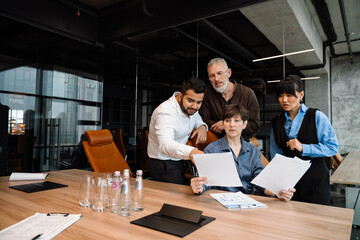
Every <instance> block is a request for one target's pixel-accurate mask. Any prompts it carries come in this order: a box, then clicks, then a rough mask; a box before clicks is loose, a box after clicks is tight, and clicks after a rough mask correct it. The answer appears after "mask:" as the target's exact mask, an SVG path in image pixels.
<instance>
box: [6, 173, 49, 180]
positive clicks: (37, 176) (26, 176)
mask: <svg viewBox="0 0 360 240" xmlns="http://www.w3.org/2000/svg"><path fill="white" fill-rule="evenodd" d="M48 174H49V173H19V172H13V173H12V174H11V175H10V178H9V181H16V180H21V181H26V180H44V179H45V178H46V177H47V175H48Z"/></svg>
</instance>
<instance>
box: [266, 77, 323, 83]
mask: <svg viewBox="0 0 360 240" xmlns="http://www.w3.org/2000/svg"><path fill="white" fill-rule="evenodd" d="M314 79H320V77H306V78H301V80H314ZM280 81H281V80H269V81H267V83H277V82H280Z"/></svg>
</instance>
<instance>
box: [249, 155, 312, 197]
mask: <svg viewBox="0 0 360 240" xmlns="http://www.w3.org/2000/svg"><path fill="white" fill-rule="evenodd" d="M310 166H311V161H310V160H309V161H304V160H302V159H300V158H298V157H294V158H290V157H285V156H283V155H280V154H276V155H275V157H274V158H273V159H272V160H271V161H270V163H269V164H268V165H267V166H266V168H264V170H262V172H261V173H260V174H259V175H257V176H256V177H255V178H254V179H253V180H252V181H251V183H252V184H255V185H258V186H260V187H263V188H266V189H268V190H269V191H271V192H273V193H274V194H276V195H277V196H279V193H280V192H281V191H282V190H288V189H289V188H293V187H294V186H295V185H296V183H297V182H298V181H299V180H300V178H301V177H302V176H303V175H304V174H305V173H306V171H307V170H308V169H309V167H310Z"/></svg>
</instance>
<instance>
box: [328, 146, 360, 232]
mask: <svg viewBox="0 0 360 240" xmlns="http://www.w3.org/2000/svg"><path fill="white" fill-rule="evenodd" d="M330 182H332V183H338V184H345V185H347V187H346V195H345V196H346V207H347V208H351V209H353V208H354V210H355V213H354V221H353V224H354V225H358V226H360V197H359V195H360V188H359V186H360V152H356V151H353V152H350V153H349V154H348V155H347V156H346V158H345V159H344V160H343V161H342V163H341V164H340V165H339V167H338V168H337V169H336V171H335V172H334V173H333V174H332V175H331V178H330ZM351 185H356V186H357V187H352V186H351ZM355 202H356V203H355Z"/></svg>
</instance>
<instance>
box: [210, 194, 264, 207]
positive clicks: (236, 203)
mask: <svg viewBox="0 0 360 240" xmlns="http://www.w3.org/2000/svg"><path fill="white" fill-rule="evenodd" d="M210 196H211V197H213V198H214V199H215V200H216V201H218V202H219V203H221V204H222V205H223V206H224V207H226V208H228V209H235V208H259V207H267V206H266V205H265V204H263V203H261V202H258V201H256V200H255V199H253V198H251V197H249V196H247V195H245V194H244V193H242V192H227V193H210Z"/></svg>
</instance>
